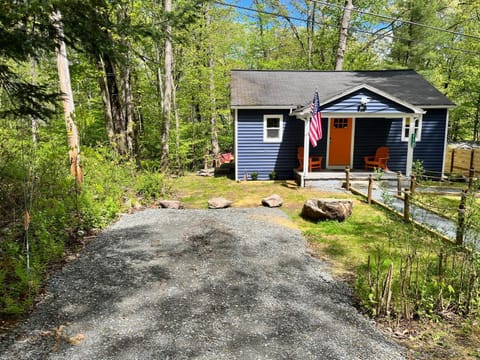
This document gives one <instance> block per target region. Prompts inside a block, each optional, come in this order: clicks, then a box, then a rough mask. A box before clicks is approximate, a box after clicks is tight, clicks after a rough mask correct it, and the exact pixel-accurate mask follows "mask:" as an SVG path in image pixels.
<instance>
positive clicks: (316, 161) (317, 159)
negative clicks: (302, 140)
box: [297, 146, 323, 172]
mask: <svg viewBox="0 0 480 360" xmlns="http://www.w3.org/2000/svg"><path fill="white" fill-rule="evenodd" d="M303 155H304V149H303V146H300V147H299V148H298V152H297V158H298V162H299V164H300V165H299V166H298V167H297V170H298V171H302V170H303ZM322 160H323V156H320V155H312V156H309V158H308V171H309V172H312V170H313V169H321V168H322Z"/></svg>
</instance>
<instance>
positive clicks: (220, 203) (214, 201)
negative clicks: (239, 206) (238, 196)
mask: <svg viewBox="0 0 480 360" xmlns="http://www.w3.org/2000/svg"><path fill="white" fill-rule="evenodd" d="M232 204H233V202H232V201H230V200H227V199H225V198H223V197H217V198H211V199H210V200H208V208H209V209H225V208H228V207H230V206H232Z"/></svg>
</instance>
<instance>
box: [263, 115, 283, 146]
mask: <svg viewBox="0 0 480 360" xmlns="http://www.w3.org/2000/svg"><path fill="white" fill-rule="evenodd" d="M282 135H283V115H265V116H264V117H263V141H264V142H281V141H282Z"/></svg>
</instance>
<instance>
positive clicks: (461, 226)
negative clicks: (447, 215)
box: [456, 190, 467, 246]
mask: <svg viewBox="0 0 480 360" xmlns="http://www.w3.org/2000/svg"><path fill="white" fill-rule="evenodd" d="M466 200H467V191H466V190H463V191H462V197H461V198H460V205H458V224H457V237H456V243H457V245H460V246H462V245H463V238H464V236H465V203H466Z"/></svg>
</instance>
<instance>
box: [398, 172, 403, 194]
mask: <svg viewBox="0 0 480 360" xmlns="http://www.w3.org/2000/svg"><path fill="white" fill-rule="evenodd" d="M397 195H398V196H401V195H402V172H401V171H398V172H397Z"/></svg>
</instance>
